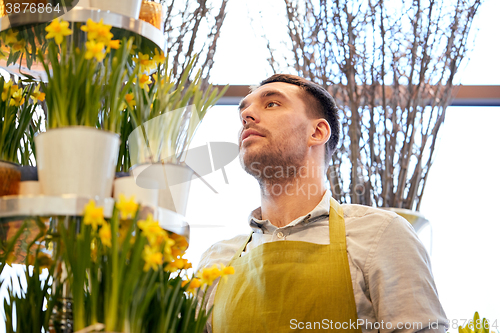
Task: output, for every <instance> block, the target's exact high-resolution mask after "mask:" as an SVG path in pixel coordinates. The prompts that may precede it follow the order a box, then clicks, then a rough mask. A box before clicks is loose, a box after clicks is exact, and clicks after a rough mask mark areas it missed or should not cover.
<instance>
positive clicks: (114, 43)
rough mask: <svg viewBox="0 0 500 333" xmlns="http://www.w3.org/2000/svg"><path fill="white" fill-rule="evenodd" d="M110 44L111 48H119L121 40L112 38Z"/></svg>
mask: <svg viewBox="0 0 500 333" xmlns="http://www.w3.org/2000/svg"><path fill="white" fill-rule="evenodd" d="M108 46H109V48H110V49H115V50H117V49H119V48H120V40H119V39H115V40H110V41H109V43H108Z"/></svg>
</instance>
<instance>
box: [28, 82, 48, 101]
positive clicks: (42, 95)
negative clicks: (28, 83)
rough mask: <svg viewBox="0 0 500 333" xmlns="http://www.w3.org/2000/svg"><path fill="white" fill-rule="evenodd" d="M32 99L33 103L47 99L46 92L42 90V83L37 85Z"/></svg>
mask: <svg viewBox="0 0 500 333" xmlns="http://www.w3.org/2000/svg"><path fill="white" fill-rule="evenodd" d="M31 99H32V100H33V103H37V102H38V101H41V102H43V101H44V100H45V93H43V92H40V85H37V86H36V88H35V90H33V92H32V93H31Z"/></svg>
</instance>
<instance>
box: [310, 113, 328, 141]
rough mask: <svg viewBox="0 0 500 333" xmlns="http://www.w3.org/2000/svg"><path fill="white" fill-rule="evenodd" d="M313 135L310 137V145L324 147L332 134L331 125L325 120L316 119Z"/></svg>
mask: <svg viewBox="0 0 500 333" xmlns="http://www.w3.org/2000/svg"><path fill="white" fill-rule="evenodd" d="M312 125H313V133H312V135H311V136H310V137H309V144H310V145H311V146H316V145H324V144H325V143H326V142H327V141H328V140H329V139H330V135H331V133H332V130H331V129H330V124H328V121H326V120H325V119H323V118H320V119H316V120H315V121H314V122H313V123H312Z"/></svg>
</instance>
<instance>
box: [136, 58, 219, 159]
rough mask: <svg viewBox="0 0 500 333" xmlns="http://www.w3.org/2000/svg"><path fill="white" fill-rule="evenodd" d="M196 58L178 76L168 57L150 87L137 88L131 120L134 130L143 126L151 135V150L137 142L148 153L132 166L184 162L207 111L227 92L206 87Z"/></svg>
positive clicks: (154, 76)
mask: <svg viewBox="0 0 500 333" xmlns="http://www.w3.org/2000/svg"><path fill="white" fill-rule="evenodd" d="M196 59H197V55H196V54H195V55H194V56H193V57H192V58H191V60H190V61H189V63H187V64H186V65H185V67H184V69H183V72H182V73H181V75H180V76H179V77H175V75H174V73H173V68H169V67H168V62H169V60H168V55H167V57H166V58H165V60H163V61H162V62H159V63H158V64H157V65H158V67H157V71H156V73H155V74H153V75H152V77H153V82H152V83H151V84H150V85H149V86H147V87H144V86H143V87H141V85H139V84H136V85H134V86H133V95H134V101H135V106H131V105H130V104H129V105H128V111H129V113H130V120H131V122H132V127H133V128H136V127H138V126H141V127H142V128H143V130H144V131H145V132H147V137H148V138H147V141H148V142H147V147H141V143H142V138H140V142H135V145H136V146H138V147H140V148H139V149H140V150H141V151H142V150H144V151H146V154H145V156H144V155H142V157H140V158H137V157H136V158H135V159H136V160H133V161H131V162H132V163H134V164H137V163H145V162H160V161H162V162H168V163H180V162H182V161H183V158H184V157H185V156H184V154H185V152H186V151H187V148H188V146H189V144H190V143H191V140H192V138H193V136H194V133H195V131H196V129H197V128H198V126H199V124H200V123H201V121H202V120H203V118H204V117H205V115H206V113H207V111H208V110H209V109H210V108H211V107H212V106H214V105H215V104H216V103H217V101H218V100H219V98H221V97H222V96H223V95H224V93H225V92H226V90H227V88H228V86H226V87H225V88H224V89H222V90H221V91H220V92H219V91H218V90H217V89H215V88H214V87H213V86H212V85H209V86H208V87H204V85H203V79H202V77H201V70H198V71H197V72H194V64H195V63H196ZM146 128H147V129H146ZM135 139H137V137H129V140H135ZM137 159H139V160H137Z"/></svg>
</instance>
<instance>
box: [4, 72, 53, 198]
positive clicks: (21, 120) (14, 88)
mask: <svg viewBox="0 0 500 333" xmlns="http://www.w3.org/2000/svg"><path fill="white" fill-rule="evenodd" d="M0 92H1V93H2V96H1V99H0V196H2V195H9V194H18V193H19V187H20V183H19V182H20V181H21V171H20V170H19V168H20V167H19V165H20V164H21V165H30V164H32V163H33V157H32V148H33V145H32V143H33V142H32V137H33V134H34V132H35V131H37V130H38V129H37V126H36V121H33V118H34V114H35V110H36V107H37V102H38V101H39V100H41V101H43V99H44V95H43V93H41V92H40V91H39V86H35V85H33V84H32V85H27V86H25V87H23V85H22V81H21V80H19V81H18V82H17V83H14V81H12V80H5V78H4V77H3V76H0Z"/></svg>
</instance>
